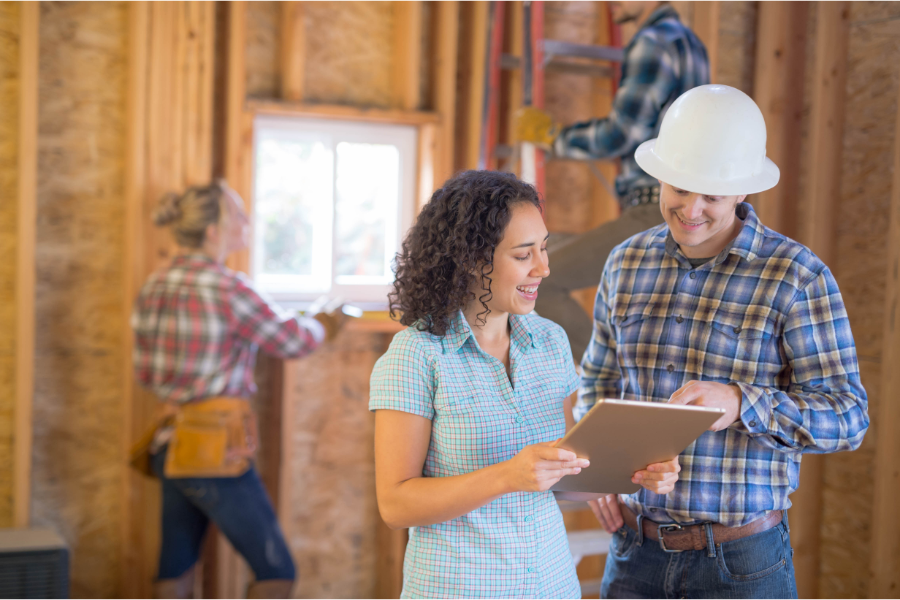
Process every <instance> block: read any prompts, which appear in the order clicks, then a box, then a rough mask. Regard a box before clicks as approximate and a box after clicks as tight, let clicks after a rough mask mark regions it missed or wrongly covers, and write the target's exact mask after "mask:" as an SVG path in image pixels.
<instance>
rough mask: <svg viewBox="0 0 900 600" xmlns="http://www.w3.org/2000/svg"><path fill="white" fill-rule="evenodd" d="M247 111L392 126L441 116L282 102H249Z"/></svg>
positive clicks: (431, 122) (421, 122)
mask: <svg viewBox="0 0 900 600" xmlns="http://www.w3.org/2000/svg"><path fill="white" fill-rule="evenodd" d="M247 111H248V112H250V113H252V114H259V115H275V116H284V117H304V118H307V119H335V120H341V121H364V122H367V123H384V124H388V125H416V126H420V125H437V124H438V123H439V122H440V116H439V115H438V113H435V112H428V111H418V110H399V109H390V108H388V109H385V108H367V107H358V106H342V105H332V104H304V103H299V102H280V101H277V100H248V101H247Z"/></svg>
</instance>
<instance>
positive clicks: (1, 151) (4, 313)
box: [0, 2, 19, 527]
mask: <svg viewBox="0 0 900 600" xmlns="http://www.w3.org/2000/svg"><path fill="white" fill-rule="evenodd" d="M18 32H19V4H18V3H17V2H0V106H2V107H3V111H2V112H0V198H3V199H4V201H3V202H0V256H6V257H10V258H12V257H14V256H15V253H16V202H15V201H14V199H15V198H16V194H17V189H18V188H17V173H18V148H17V140H18V137H19V119H18V106H19V100H18V98H19V82H18V73H19V43H18V37H19V33H18ZM15 266H16V261H15V260H12V259H11V260H3V261H0V465H3V466H2V467H0V527H10V526H12V519H13V506H12V491H13V484H12V479H13V468H12V465H13V439H12V431H13V422H14V421H13V419H14V414H13V409H14V405H13V404H14V402H15V397H16V396H15V366H16V362H15V359H16V357H15V348H16V339H15V331H16V322H15V318H16V316H15V315H16V313H15V304H16V301H15V300H16V296H15V282H16V270H15Z"/></svg>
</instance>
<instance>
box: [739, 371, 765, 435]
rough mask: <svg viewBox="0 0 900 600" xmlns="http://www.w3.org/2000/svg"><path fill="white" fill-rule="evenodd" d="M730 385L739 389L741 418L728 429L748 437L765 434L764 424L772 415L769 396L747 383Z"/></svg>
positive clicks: (759, 388)
mask: <svg viewBox="0 0 900 600" xmlns="http://www.w3.org/2000/svg"><path fill="white" fill-rule="evenodd" d="M732 384H733V385H736V386H738V387H739V388H741V396H742V397H741V416H740V418H739V419H738V420H737V421H735V422H734V423H732V424H731V425H729V427H730V428H732V429H735V430H737V431H740V432H742V433H746V434H749V435H765V434H767V433H768V429H767V428H766V423H768V422H769V415H771V413H772V400H771V396H770V395H769V394H768V392H766V390H765V388H761V387H757V386H755V385H750V384H748V383H738V382H732Z"/></svg>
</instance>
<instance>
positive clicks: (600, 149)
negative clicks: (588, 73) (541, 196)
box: [553, 5, 709, 198]
mask: <svg viewBox="0 0 900 600" xmlns="http://www.w3.org/2000/svg"><path fill="white" fill-rule="evenodd" d="M707 83H709V59H707V57H706V48H705V47H704V46H703V43H702V42H701V41H700V40H699V39H698V38H697V36H696V35H694V32H692V31H691V30H690V29H688V28H687V27H685V26H684V25H683V24H682V23H681V21H680V20H679V19H678V13H677V12H675V9H673V8H672V7H671V6H668V5H664V6H661V7H660V8H658V9H656V10H655V11H654V12H653V13H652V14H651V15H650V17H649V18H648V19H647V21H646V23H644V25H643V27H642V29H641V30H640V31H638V32H637V33H636V34H635V36H634V38H633V39H632V40H631V42H630V43H629V44H628V45H627V46H626V47H625V59H624V62H623V63H622V79H621V81H620V83H619V90H618V91H617V92H616V97H615V100H614V101H613V107H612V112H610V114H609V116H608V117H606V118H605V119H593V120H591V121H585V122H583V123H576V124H574V125H572V126H570V127H565V128H563V129H562V131H561V132H560V134H559V135H558V136H557V138H556V141H555V142H554V145H553V153H554V154H555V155H557V156H563V157H566V158H577V159H582V160H585V159H594V160H599V159H613V158H621V159H622V171H621V173H620V174H619V176H618V177H616V193H617V194H618V195H619V198H625V197H626V196H627V195H628V193H629V192H631V191H632V190H635V189H639V188H647V187H654V186H656V185H659V184H658V183H657V180H656V178H654V177H651V176H650V175H648V174H647V173H645V172H644V171H643V170H642V169H641V168H640V167H639V166H638V164H637V162H635V160H634V152H635V150H637V147H638V146H639V145H641V143H643V142H645V141H647V140H649V139H651V138H654V137H656V136H657V135H658V134H659V127H660V125H661V124H662V120H663V116H664V115H665V113H666V110H668V108H669V106H671V104H672V103H673V102H674V101H675V99H676V98H678V96H680V95H681V94H683V93H684V92H686V91H688V90H689V89H691V88H695V87H697V86H698V85H705V84H707Z"/></svg>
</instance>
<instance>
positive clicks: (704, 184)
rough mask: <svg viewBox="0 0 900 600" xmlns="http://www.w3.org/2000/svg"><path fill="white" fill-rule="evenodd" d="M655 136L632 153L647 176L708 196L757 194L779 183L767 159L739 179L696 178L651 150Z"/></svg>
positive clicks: (654, 145)
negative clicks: (679, 169)
mask: <svg viewBox="0 0 900 600" xmlns="http://www.w3.org/2000/svg"><path fill="white" fill-rule="evenodd" d="M655 147H656V138H654V139H652V140H647V141H646V142H644V143H643V144H641V145H640V146H638V149H637V150H636V151H635V153H634V159H635V161H637V164H638V166H640V167H641V169H643V170H644V171H645V172H646V173H647V174H648V175H651V176H653V177H656V178H657V179H659V180H660V181H662V182H663V183H668V184H669V185H671V186H674V187H677V188H678V189H682V190H685V191H687V192H694V193H695V194H705V195H707V196H740V195H744V194H756V193H759V192H764V191H766V190H768V189H772V188H773V187H775V185H777V184H778V179H779V178H780V177H781V171H779V169H778V167H777V166H776V165H775V163H773V162H772V161H771V160H770V159H769V158H766V159H765V161H764V163H763V168H762V170H760V172H759V173H757V174H755V175H751V176H749V177H743V178H741V179H712V178H705V177H699V176H697V175H694V174H691V173H685V172H683V171H678V170H676V169H673V168H672V167H671V166H669V165H668V164H666V163H665V162H663V161H662V160H661V159H660V158H659V157H658V156H657V155H656V153H655V152H654V148H655Z"/></svg>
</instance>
